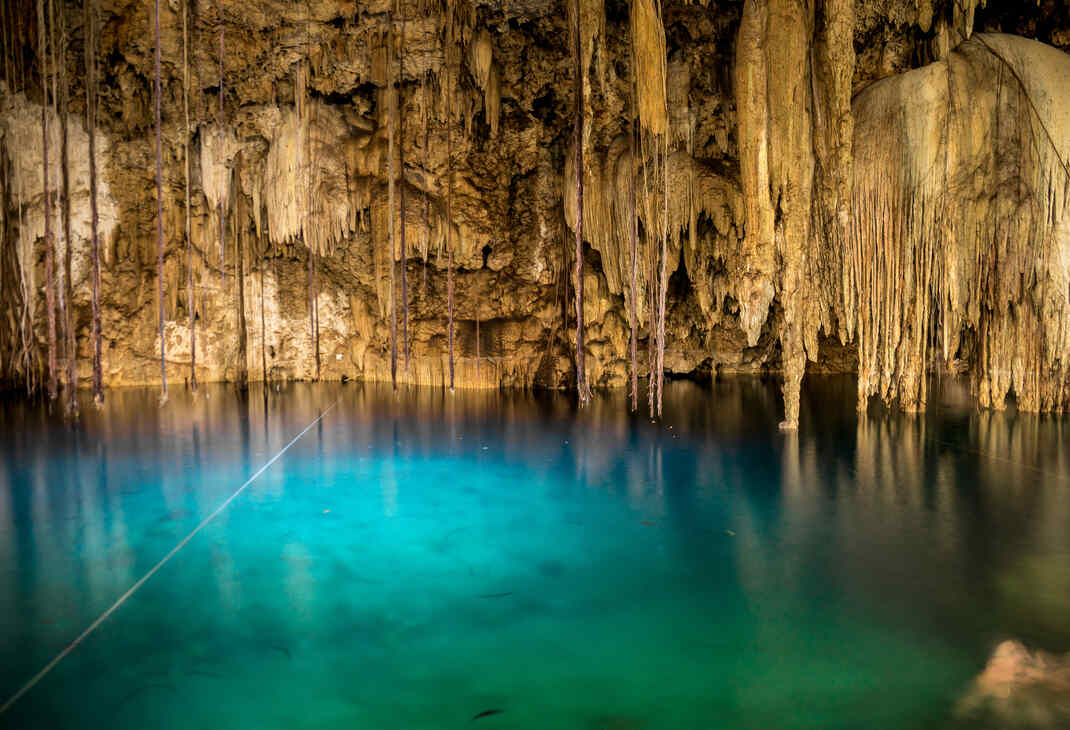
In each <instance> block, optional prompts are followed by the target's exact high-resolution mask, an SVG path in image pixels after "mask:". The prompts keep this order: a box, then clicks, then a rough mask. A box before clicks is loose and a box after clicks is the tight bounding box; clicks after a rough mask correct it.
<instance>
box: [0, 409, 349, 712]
mask: <svg viewBox="0 0 1070 730" xmlns="http://www.w3.org/2000/svg"><path fill="white" fill-rule="evenodd" d="M339 400H341V398H339V399H338V400H336V401H335V402H334V403H331V404H330V405H329V406H327V408H326V409H325V410H324V411H323V412H322V413H320V414H319V416H317V417H316V419H315V420H314V421H312V423H310V424H308V425H307V426H305V428H304V430H302V431H301V433H299V434H297V435H296V436H294V437H293V440H292V441H290V443H288V444H286V445H285V446H283V447H282V450H281V451H279V453H277V454H275V455H274V456H273V457H271V459H270V460H269V461H268V462H267V463H266V464H264V465H263V466H262V467H260V468H259V469H258V470H257V472H256V473H255V474H253V475H252V476H251V477H249V478H248V479H247V480H246V482H245V484H242V485H241V486H240V487H238V489H237V491H235V492H234V494H232V495H230V496H229V497H228V498H227V501H225V502H223V504H221V505H219V507H217V508H216V510H215V512H213V513H212V514H210V515H208V516H207V517H205V518H204V519H203V520H201V523H200V524H199V525H197V526H196V527H194V528H193V531H192V532H190V534H188V535H186V536H185V537H184V538H183V539H182V541H181V542H180V543H178V544H177V545H175V546H174V547H173V548H171V552H169V553H167V555H164V556H163V558H161V559H160V562H158V563H156V565H154V566H152V569H151V570H150V571H149V572H148V573H145V575H144V576H143V577H142V578H141V580H139V581H138V582H137V583H135V584H134V585H132V586H130V589H129V590H127V592H126V593H124V594H123V595H121V596H120V597H119V600H117V601H116V602H115V603H113V604H112V605H111V608H109V609H108V610H107V611H105V612H104V613H102V614H101V615H100V617H99V618H98V619H97V620H96V621H94V622H93V623H91V624H89V628H87V629H86V630H85V631H83V632H82V633H81V634H79V635H78V638H77V639H75V640H74V641H72V642H71V643H70V644H68V645H67V647H66V648H65V649H64V650H63V651H61V652H60V653H59V654H57V655H56V657H55V658H54V659H53V660H52V661H50V662H49V663H48V664H46V665H45V666H44V668H43V669H42V670H41V671H39V672H38V673H37V674H35V675H33V677H32V678H31V679H30V681H28V682H27V683H26V684H24V685H22V687H21V688H19V691H18V692H16V693H15V694H13V695H12V696H11V699H9V700H8V701H7V702H5V703H4V704H3V706H0V715H3V714H4V713H5V712H7V711H8V709H10V708H11V706H12V705H14V704H15V703H16V702H18V701H19V699H20V698H21V697H22V696H23V695H24V694H26V693H27V692H29V691H30V690H31V689H33V688H34V686H35V685H36V684H37V683H38V682H40V681H41V680H42V679H44V677H45V675H46V674H48V673H49V672H50V671H52V669H53V668H54V667H55V666H56V665H57V664H59V663H60V661H62V660H63V658H64V657H65V656H67V655H68V654H70V653H71V652H72V651H74V650H75V649H77V648H78V645H79V644H81V643H82V642H83V641H85V639H86V637H88V636H89V635H90V634H92V633H93V632H94V631H95V630H96V629H97V627H98V626H100V625H101V624H102V623H104V621H105V620H106V619H107V618H108V616H111V615H112V614H113V613H114V612H115V610H116V609H117V608H119V606H121V605H123V603H125V602H126V599H128V598H130V596H132V595H134V593H135V592H136V591H137V589H138V588H140V587H141V586H142V585H144V583H145V581H147V580H148V579H149V578H151V577H152V576H153V575H154V574H155V573H156V571H158V570H159V569H160V568H162V567H163V566H164V564H165V563H166V562H167V561H168V560H170V559H171V558H172V557H174V555H175V553H177V552H178V551H179V550H181V549H182V548H183V547H185V546H186V543H188V542H189V541H190V540H192V539H193V536H194V535H196V534H197V533H198V532H200V531H201V528H203V527H204V526H205V525H207V524H208V523H209V522H211V521H212V520H213V519H215V517H216V516H217V515H218V514H219V513H220V512H222V511H223V510H225V509H226V508H227V505H229V504H230V503H231V502H233V501H234V500H235V499H236V498H237V497H238V495H239V494H241V493H242V492H244V491H245V489H246V488H247V487H248V486H249V485H250V484H252V483H253V482H254V481H256V478H257V477H259V476H260V475H261V474H263V473H264V472H265V471H267V470H268V468H269V467H270V466H271V465H272V464H274V463H275V462H276V461H278V459H279V457H280V456H282V455H283V454H285V453H286V452H287V450H289V448H290V447H291V446H293V445H294V444H295V443H297V441H298V439H300V438H301V437H302V436H304V435H305V434H306V433H308V431H309V429H310V428H312V427H313V426H315V425H316V424H317V423H319V422H320V421H321V420H323V417H324V416H326V415H327V413H328V412H330V410H331V409H332V408H334V407H335V406H336V405H338V401H339Z"/></svg>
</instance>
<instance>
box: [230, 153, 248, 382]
mask: <svg viewBox="0 0 1070 730" xmlns="http://www.w3.org/2000/svg"><path fill="white" fill-rule="evenodd" d="M242 162H243V158H242V154H241V153H238V156H237V157H236V158H235V160H234V179H235V180H240V179H241V168H242ZM231 190H233V191H234V192H233V195H234V208H235V210H234V215H233V216H231V218H232V220H233V223H232V225H233V226H234V233H233V236H234V245H235V249H236V250H235V256H234V261H235V266H236V268H237V273H236V274H235V276H236V278H237V280H238V286H237V292H236V297H235V305H236V307H237V310H238V390H240V391H242V392H245V391H246V390H248V389H249V327H248V323H247V322H246V321H245V237H246V234H247V226H246V225H245V220H246V217H245V215H244V213H245V210H244V207H243V201H244V197H243V196H242V193H241V191H240V190H238V186H237V185H231Z"/></svg>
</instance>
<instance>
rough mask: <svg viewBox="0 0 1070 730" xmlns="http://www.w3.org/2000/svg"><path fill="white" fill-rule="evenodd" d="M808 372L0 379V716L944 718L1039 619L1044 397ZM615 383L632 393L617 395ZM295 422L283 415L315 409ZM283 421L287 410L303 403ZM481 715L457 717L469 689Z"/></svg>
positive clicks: (1053, 574) (1060, 536)
mask: <svg viewBox="0 0 1070 730" xmlns="http://www.w3.org/2000/svg"><path fill="white" fill-rule="evenodd" d="M962 389H963V386H962V385H961V384H959V383H956V382H950V383H944V384H939V383H937V384H936V385H935V386H934V396H933V398H932V400H931V408H930V411H929V412H928V413H927V414H925V415H922V416H910V415H904V414H898V413H895V412H889V411H885V410H883V409H878V408H876V407H874V408H873V409H871V411H870V413H868V414H863V415H859V414H857V413H856V412H855V408H854V405H855V384H854V381H853V380H851V379H849V378H848V379H841V378H821V377H811V378H808V379H807V381H806V383H805V384H804V391H803V401H802V409H801V413H802V418H801V425H800V429H799V432H798V433H797V434H790V433H789V434H784V433H781V432H779V431H778V429H777V421H778V420H779V412H780V407H781V406H780V402H779V391H778V387H777V384H776V383H775V382H773V381H768V382H764V381H761V380H759V379H757V378H725V379H721V380H718V381H716V382H714V383H712V384H710V383H705V384H696V383H693V382H683V381H679V382H671V383H668V384H667V386H666V394H665V416H664V418H663V419H662V421H661V422H659V423H652V422H651V421H650V419H649V418H647V417H642V416H635V417H633V416H630V415H628V413H627V407H626V403H625V400H624V393H623V392H608V393H607V392H602V393H599V392H596V394H595V399H594V402H593V404H592V405H591V406H590V407H588V408H586V409H583V410H578V409H577V408H576V407H575V405H574V402H573V401H574V398H573V397H570V396H569V395H566V394H530V393H508V392H501V393H499V392H497V391H495V392H492V393H491V392H477V391H460V390H459V391H457V392H456V393H455V394H452V395H451V394H449V393H447V392H443V391H441V390H437V389H403V390H401V391H400V392H399V393H398V394H397V395H395V394H393V393H392V392H391V390H390V388H389V386H386V387H382V386H372V385H362V384H353V383H350V384H348V385H342V384H292V385H282V386H280V388H279V389H278V390H277V391H276V390H275V389H274V388H272V389H271V390H270V392H268V393H267V394H266V397H265V394H264V391H263V390H262V389H261V388H260V386H257V385H254V386H253V387H252V388H251V390H250V392H249V394H248V396H246V397H239V396H238V395H237V394H236V393H235V391H234V390H233V389H232V388H230V387H226V386H208V387H202V390H201V393H200V394H199V395H198V396H197V397H195V398H194V397H192V396H191V395H190V394H189V393H188V392H187V391H185V390H184V389H183V388H181V387H175V386H174V385H172V388H171V395H170V403H169V404H168V405H167V406H166V407H165V408H162V409H161V408H159V407H157V405H156V400H157V392H156V391H155V390H152V389H118V390H113V391H109V392H108V394H107V396H108V397H107V402H106V404H105V406H104V407H103V408H102V409H101V410H96V409H94V408H93V406H92V404H91V403H90V401H89V400H88V394H86V395H85V399H84V400H83V403H82V418H81V421H80V423H79V424H78V425H77V426H75V427H70V426H66V425H64V423H63V421H62V419H61V418H59V417H58V416H56V415H50V414H49V413H48V411H47V408H46V407H45V406H44V405H43V404H41V403H39V402H37V403H34V402H26V401H24V400H20V399H11V400H2V401H0V695H3V696H2V697H0V701H3V700H6V699H7V698H8V697H10V696H11V695H12V694H13V693H15V692H16V691H17V690H18V689H19V688H20V687H21V686H23V685H24V684H25V683H26V682H27V681H28V680H30V679H31V677H33V676H34V675H35V674H36V673H37V672H39V671H40V670H41V669H42V668H43V667H45V666H46V665H47V664H48V663H49V661H50V660H52V659H53V657H55V656H56V655H57V654H58V653H59V652H61V651H62V650H63V649H64V647H66V646H68V645H69V643H70V642H71V641H72V640H73V639H75V637H77V636H78V635H79V634H81V633H82V632H83V631H84V630H85V629H86V628H87V627H88V626H90V625H91V624H92V623H93V622H94V620H96V619H97V618H98V617H100V616H101V615H102V614H103V613H104V612H105V611H107V610H108V608H109V607H110V606H112V605H113V604H114V603H115V602H116V600H117V599H119V597H120V596H122V595H123V593H124V592H126V591H127V590H128V589H129V588H130V587H131V586H133V585H134V584H135V583H136V582H137V581H138V580H139V579H140V578H141V577H143V576H144V575H146V573H148V572H149V571H150V570H151V569H152V568H153V567H154V566H155V565H157V564H158V563H159V562H160V560H161V559H162V558H164V557H165V556H166V555H167V554H168V552H169V551H171V550H172V549H173V548H175V547H176V545H179V544H180V543H181V541H182V540H183V539H184V538H185V537H187V536H188V535H189V534H190V533H191V532H192V531H194V530H195V528H197V526H198V525H199V524H200V523H201V522H202V521H203V520H204V519H205V518H206V517H208V516H210V515H211V514H212V513H213V512H214V511H215V510H217V509H218V508H219V507H220V506H221V505H223V504H224V503H225V502H226V500H227V499H228V498H229V497H231V496H232V495H233V494H234V493H235V491H236V490H237V489H238V488H239V487H240V486H242V485H243V483H246V482H247V480H249V478H250V477H251V476H253V475H255V474H256V473H257V472H258V471H259V470H260V469H261V468H262V467H263V466H264V465H265V464H267V463H269V462H270V460H271V459H272V458H273V457H276V456H277V455H278V454H279V452H280V450H281V449H283V447H285V446H286V445H287V444H288V443H290V442H291V441H292V440H293V439H294V438H295V437H296V436H298V434H301V433H302V430H303V429H306V428H307V431H305V432H304V433H303V435H301V436H300V437H299V438H297V439H296V440H294V441H293V443H292V445H291V446H290V447H289V448H288V449H287V450H285V451H284V452H283V453H282V454H281V455H278V456H277V458H276V459H275V460H274V461H273V462H271V463H270V466H268V467H267V468H266V469H263V471H262V472H261V473H260V474H259V476H257V477H256V478H255V479H253V480H252V481H251V482H249V483H248V486H247V488H246V489H245V490H243V491H241V493H240V494H238V496H237V497H235V498H234V499H233V501H232V502H230V503H229V504H227V505H226V507H225V508H224V509H222V510H221V511H220V512H219V513H218V514H217V515H216V516H215V517H214V518H212V519H211V520H209V521H208V522H206V523H205V524H204V525H203V527H202V528H201V529H200V530H199V531H197V532H196V533H195V534H194V535H193V536H192V538H190V539H189V541H188V542H186V543H185V544H184V545H183V546H182V547H181V549H179V550H178V551H177V552H176V553H174V554H173V555H172V557H171V558H170V559H169V560H168V561H166V562H165V563H164V564H163V565H162V566H160V567H159V569H158V570H157V571H156V572H155V573H154V574H152V575H151V577H149V578H148V579H147V580H146V581H145V582H144V583H143V584H141V585H140V587H139V588H138V589H137V590H136V591H135V592H134V593H132V594H131V595H130V596H129V597H128V598H127V599H126V600H125V601H124V602H122V604H121V605H120V606H119V607H118V608H116V609H115V611H114V612H113V613H111V614H110V615H109V616H108V617H107V618H106V619H105V620H104V621H103V622H101V623H100V625H99V627H98V628H96V630H94V631H93V632H91V633H90V634H89V635H88V636H86V638H85V640H84V641H83V642H81V643H80V644H79V645H78V646H77V647H76V648H75V649H74V650H73V651H71V652H70V653H69V655H68V656H66V657H64V658H63V659H62V660H61V661H60V662H58V663H57V664H55V666H54V667H53V668H52V669H51V670H50V671H48V672H47V673H46V674H45V675H44V676H43V677H42V678H41V679H40V681H39V682H38V683H37V684H36V685H35V686H33V688H32V689H30V690H29V691H27V692H26V693H25V694H24V695H23V696H22V697H21V698H20V699H19V700H18V701H17V702H16V703H15V704H13V705H12V706H11V707H10V709H9V710H8V711H7V712H5V713H4V714H2V715H0V728H7V727H12V728H35V729H37V728H108V729H109V730H112V729H115V728H138V729H139V730H143V729H146V728H184V729H190V728H212V729H213V730H215V729H220V728H324V729H327V728H353V729H362V730H380V729H383V730H386V729H395V728H397V729H407V728H412V729H414V730H415V729H424V728H427V729H431V728H487V729H488V730H489V729H493V728H513V729H516V730H521V729H523V730H535V729H539V730H557V729H561V730H565V729H575V730H659V729H670V728H671V729H674V730H706V729H710V730H713V729H719V728H726V729H728V728H733V729H735V728H739V729H752V728H753V729H754V730H776V729H780V728H784V729H789V730H796V729H798V730H802V729H803V728H822V729H826V728H842V729H844V730H848V729H850V730H861V729H864V728H869V729H874V730H914V729H922V728H958V727H960V724H961V721H960V720H958V719H956V715H955V704H956V701H957V700H958V699H959V698H960V697H961V696H962V694H963V692H964V691H965V690H966V688H967V687H968V685H969V683H970V681H971V679H972V678H973V677H975V676H976V675H977V673H978V672H979V671H980V670H981V669H982V668H983V667H984V664H985V661H986V659H987V657H988V655H989V653H990V652H991V650H992V648H993V646H995V645H996V643H998V642H999V641H1000V640H1001V639H1004V638H1010V637H1013V638H1018V639H1022V640H1023V641H1026V642H1028V643H1029V644H1030V645H1033V646H1040V647H1044V648H1046V649H1048V650H1051V651H1066V650H1067V649H1070V577H1068V576H1070V570H1068V566H1070V438H1068V435H1070V422H1068V420H1067V419H1066V418H1062V417H1050V416H1049V417H1036V416H1032V415H1026V414H1018V413H1016V412H1014V410H1013V409H1011V410H1008V411H1007V412H1003V413H993V412H983V411H977V410H976V409H975V408H974V407H972V406H970V405H968V403H969V400H968V398H967V397H966V396H965V395H963V394H962V392H961V391H962ZM644 405H645V404H644ZM317 418H318V420H316V419H317ZM310 424H311V426H310ZM493 710H499V711H500V712H495V713H492V714H486V715H484V716H482V717H478V718H477V715H480V714H482V713H486V712H489V711H493Z"/></svg>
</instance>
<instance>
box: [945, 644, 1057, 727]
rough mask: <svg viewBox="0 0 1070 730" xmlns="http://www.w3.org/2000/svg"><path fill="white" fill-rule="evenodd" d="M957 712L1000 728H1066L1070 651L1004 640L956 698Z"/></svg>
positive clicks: (964, 716)
mask: <svg viewBox="0 0 1070 730" xmlns="http://www.w3.org/2000/svg"><path fill="white" fill-rule="evenodd" d="M956 714H957V715H958V716H959V718H960V719H962V720H964V721H967V722H970V723H971V726H972V725H973V724H974V723H984V722H988V723H992V724H994V725H995V726H997V727H1002V728H1065V727H1070V653H1067V654H1064V655H1062V656H1059V655H1056V654H1049V653H1048V652H1045V651H1041V650H1039V649H1038V650H1035V651H1030V650H1029V649H1028V648H1026V647H1025V645H1024V644H1022V643H1021V642H1019V641H1004V642H1002V643H1001V644H1000V645H999V646H997V647H996V649H995V651H994V652H992V657H991V658H990V659H989V660H988V664H987V665H985V669H984V671H983V672H981V674H980V675H979V676H978V677H977V679H975V680H974V681H973V685H972V686H971V688H970V691H969V692H968V693H967V694H966V695H965V696H964V697H963V698H962V700H960V702H959V705H958V707H957V712H956Z"/></svg>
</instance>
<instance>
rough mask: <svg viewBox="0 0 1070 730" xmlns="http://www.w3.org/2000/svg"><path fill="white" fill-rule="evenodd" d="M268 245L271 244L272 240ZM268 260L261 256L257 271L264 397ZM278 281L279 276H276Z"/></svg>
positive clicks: (265, 391) (265, 382) (265, 394)
mask: <svg viewBox="0 0 1070 730" xmlns="http://www.w3.org/2000/svg"><path fill="white" fill-rule="evenodd" d="M268 245H271V244H270V242H269V244H268ZM266 264H267V262H266V261H264V256H260V257H259V262H258V264H257V267H256V268H257V269H258V271H257V273H258V274H259V275H260V379H261V380H262V381H263V384H264V397H265V398H266V397H267V382H268V375H267V326H266V324H265V322H264V266H266ZM275 281H276V282H278V277H276V278H275Z"/></svg>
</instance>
